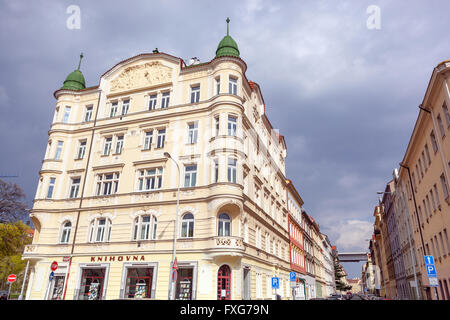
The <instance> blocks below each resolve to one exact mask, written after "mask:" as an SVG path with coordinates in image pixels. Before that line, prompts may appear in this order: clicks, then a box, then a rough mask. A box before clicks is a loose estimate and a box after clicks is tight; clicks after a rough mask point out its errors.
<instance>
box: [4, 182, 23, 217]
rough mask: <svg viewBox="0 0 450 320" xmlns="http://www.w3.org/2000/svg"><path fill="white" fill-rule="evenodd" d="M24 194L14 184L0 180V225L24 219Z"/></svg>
mask: <svg viewBox="0 0 450 320" xmlns="http://www.w3.org/2000/svg"><path fill="white" fill-rule="evenodd" d="M24 200H25V193H24V192H23V191H22V189H21V188H20V187H19V186H18V185H17V184H15V183H8V182H5V181H3V180H2V179H0V223H5V222H14V221H18V220H20V219H23V218H25V217H26V214H27V210H26V203H25V202H24Z"/></svg>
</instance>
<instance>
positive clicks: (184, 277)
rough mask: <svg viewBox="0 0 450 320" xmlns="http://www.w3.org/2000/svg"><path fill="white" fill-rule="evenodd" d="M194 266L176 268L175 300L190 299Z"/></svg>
mask: <svg viewBox="0 0 450 320" xmlns="http://www.w3.org/2000/svg"><path fill="white" fill-rule="evenodd" d="M193 275H194V268H192V267H180V268H179V269H178V277H177V283H176V292H175V299H176V300H191V299H192V284H193V281H192V279H193Z"/></svg>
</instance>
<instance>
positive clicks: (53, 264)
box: [50, 261, 58, 271]
mask: <svg viewBox="0 0 450 320" xmlns="http://www.w3.org/2000/svg"><path fill="white" fill-rule="evenodd" d="M50 268H51V269H52V271H55V270H56V269H58V262H56V261H53V263H52V265H51V267H50Z"/></svg>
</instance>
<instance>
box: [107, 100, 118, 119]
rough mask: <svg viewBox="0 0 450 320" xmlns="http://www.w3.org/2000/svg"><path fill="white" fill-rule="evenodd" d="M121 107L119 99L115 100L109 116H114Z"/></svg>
mask: <svg viewBox="0 0 450 320" xmlns="http://www.w3.org/2000/svg"><path fill="white" fill-rule="evenodd" d="M118 109H119V102H118V101H114V102H111V107H110V109H109V117H110V118H113V117H115V116H116V115H117V111H118Z"/></svg>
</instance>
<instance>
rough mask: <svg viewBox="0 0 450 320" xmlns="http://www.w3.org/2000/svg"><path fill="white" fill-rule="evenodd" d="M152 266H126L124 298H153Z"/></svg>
mask: <svg viewBox="0 0 450 320" xmlns="http://www.w3.org/2000/svg"><path fill="white" fill-rule="evenodd" d="M152 284H153V267H151V268H149V267H138V268H135V267H133V268H127V280H126V287H125V296H124V298H136V299H142V298H153V297H152V296H151V294H152Z"/></svg>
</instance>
